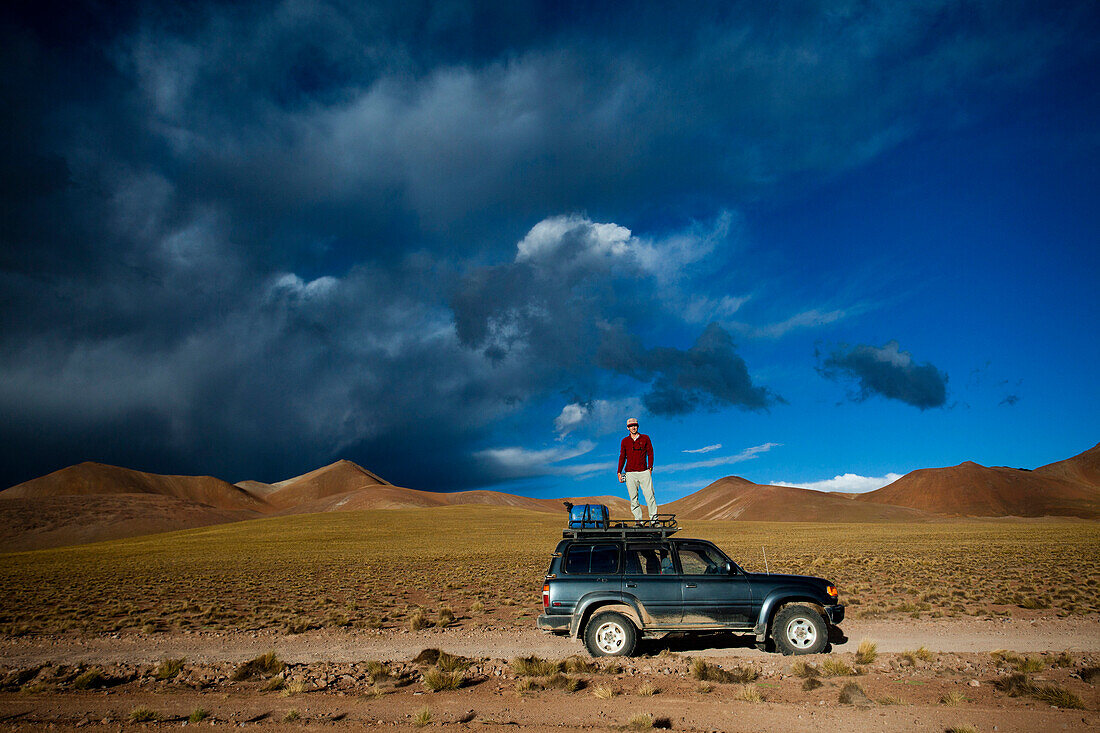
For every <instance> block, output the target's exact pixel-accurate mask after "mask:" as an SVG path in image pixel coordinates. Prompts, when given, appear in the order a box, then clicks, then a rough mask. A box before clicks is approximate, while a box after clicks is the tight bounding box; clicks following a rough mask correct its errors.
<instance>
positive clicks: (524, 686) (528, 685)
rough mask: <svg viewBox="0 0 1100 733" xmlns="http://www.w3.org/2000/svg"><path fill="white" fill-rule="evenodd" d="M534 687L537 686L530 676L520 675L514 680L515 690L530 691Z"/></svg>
mask: <svg viewBox="0 0 1100 733" xmlns="http://www.w3.org/2000/svg"><path fill="white" fill-rule="evenodd" d="M536 688H538V685H536V684H535V681H534V680H533V679H531V678H530V677H520V678H519V679H518V680H516V692H530V691H531V690H534V689H536Z"/></svg>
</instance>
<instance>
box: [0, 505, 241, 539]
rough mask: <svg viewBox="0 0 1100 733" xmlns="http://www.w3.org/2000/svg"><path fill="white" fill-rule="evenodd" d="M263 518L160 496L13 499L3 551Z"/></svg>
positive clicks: (0, 519)
mask: <svg viewBox="0 0 1100 733" xmlns="http://www.w3.org/2000/svg"><path fill="white" fill-rule="evenodd" d="M4 493H6V492H4ZM2 495H3V494H0V496H2ZM259 516H263V515H261V514H259V513H258V512H254V511H249V510H244V509H217V508H214V507H211V506H208V505H205V504H198V503H196V502H193V501H185V500H183V499H177V498H176V497H174V496H163V495H160V494H99V495H94V494H89V495H85V496H44V497H37V498H8V499H4V500H2V501H0V552H15V551H18V550H38V549H42V548H45V547H61V546H64V545H79V544H84V543H86V542H100V541H103V540H113V539H119V538H122V537H136V536H138V535H146V534H155V533H158V532H169V531H172V530H177V529H190V528H192V527H205V526H208V525H211V524H224V523H226V522H239V521H242V520H245V519H254V518H256V517H259Z"/></svg>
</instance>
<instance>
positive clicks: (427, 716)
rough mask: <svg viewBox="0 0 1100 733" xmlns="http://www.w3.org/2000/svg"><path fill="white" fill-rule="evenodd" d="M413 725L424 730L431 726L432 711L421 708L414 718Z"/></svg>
mask: <svg viewBox="0 0 1100 733" xmlns="http://www.w3.org/2000/svg"><path fill="white" fill-rule="evenodd" d="M412 722H413V725H415V726H416V727H417V728H423V727H424V726H426V725H430V724H431V722H432V711H431V710H429V709H428V708H427V706H425V707H422V708H420V709H419V710H417V711H416V715H414V716H413V721H412Z"/></svg>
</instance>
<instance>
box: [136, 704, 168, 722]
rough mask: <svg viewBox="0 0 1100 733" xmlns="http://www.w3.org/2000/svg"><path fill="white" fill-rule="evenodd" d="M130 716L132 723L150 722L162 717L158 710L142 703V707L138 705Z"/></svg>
mask: <svg viewBox="0 0 1100 733" xmlns="http://www.w3.org/2000/svg"><path fill="white" fill-rule="evenodd" d="M129 718H130V722H131V723H148V722H150V721H153V720H157V719H158V718H160V715H159V714H158V713H157V711H155V710H150V709H149V708H147V707H145V706H144V705H142V706H141V707H137V708H134V709H133V710H131V711H130V715H129Z"/></svg>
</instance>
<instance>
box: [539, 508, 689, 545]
mask: <svg viewBox="0 0 1100 733" xmlns="http://www.w3.org/2000/svg"><path fill="white" fill-rule="evenodd" d="M679 531H680V525H678V524H677V523H676V515H675V514H654V515H653V516H652V517H650V518H649V519H612V520H611V521H609V522H608V524H607V527H600V528H594V527H584V528H579V527H567V528H565V529H563V530H562V531H561V536H562V537H563V538H565V539H579V538H582V537H589V538H601V539H609V538H613V537H614V538H622V539H650V538H654V537H668V536H670V535H673V534H676V533H677V532H679Z"/></svg>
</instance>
